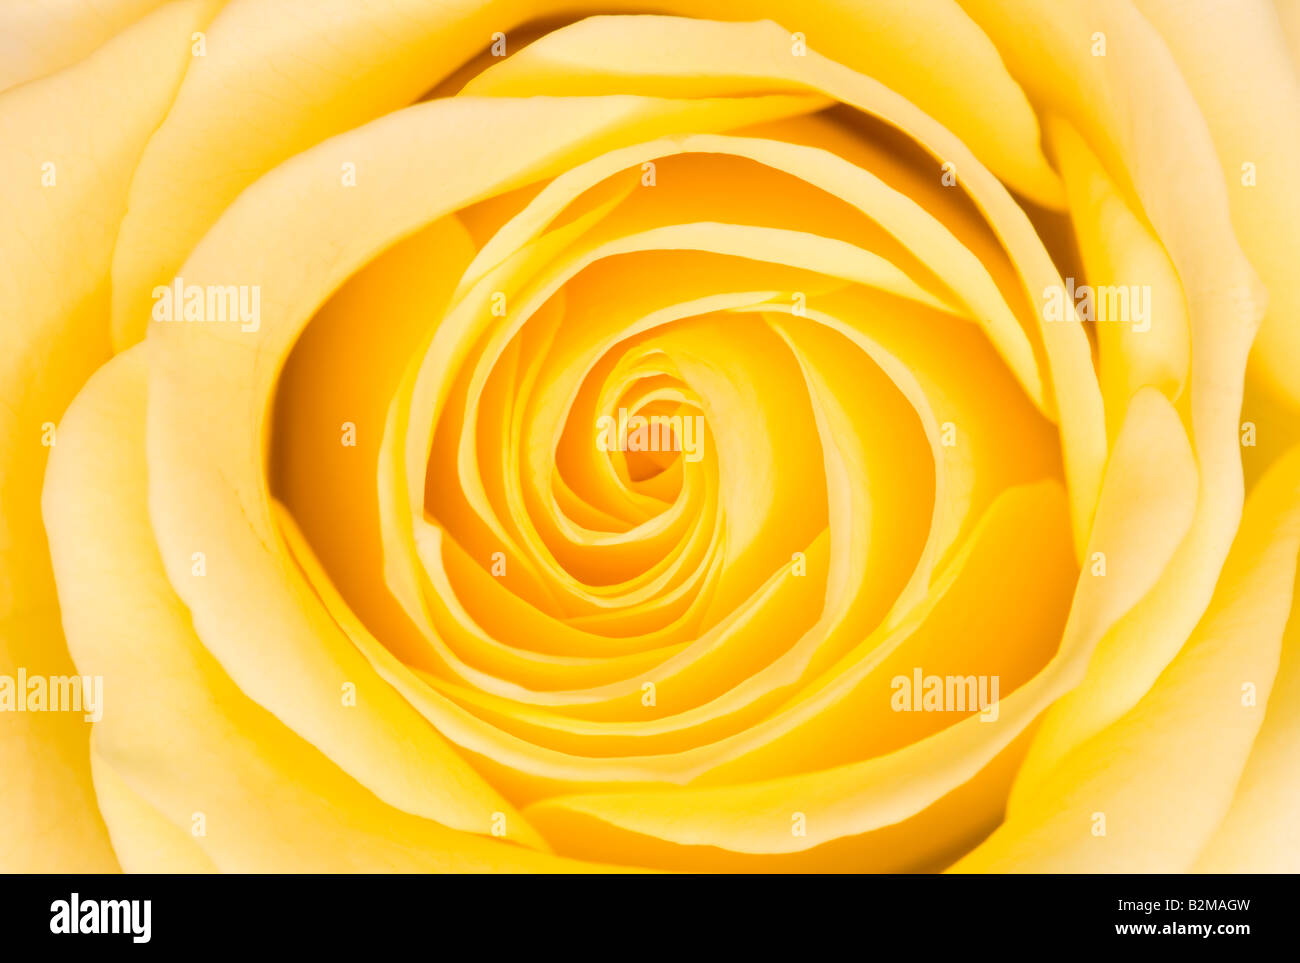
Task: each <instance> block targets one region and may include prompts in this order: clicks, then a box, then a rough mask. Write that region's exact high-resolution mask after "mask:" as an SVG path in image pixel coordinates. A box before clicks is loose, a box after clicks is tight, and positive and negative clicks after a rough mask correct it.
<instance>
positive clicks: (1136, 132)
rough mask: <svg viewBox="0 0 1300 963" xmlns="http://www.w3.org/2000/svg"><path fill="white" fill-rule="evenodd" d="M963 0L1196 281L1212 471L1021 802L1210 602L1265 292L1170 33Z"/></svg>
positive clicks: (1103, 16)
mask: <svg viewBox="0 0 1300 963" xmlns="http://www.w3.org/2000/svg"><path fill="white" fill-rule="evenodd" d="M962 5H963V7H965V9H966V10H968V11H969V12H970V13H971V14H972V16H973V17H974V18H975V20H976V21H977V22H978V23H979V24H980V25H981V26H982V27H984V29H985V30H986V31H987V32H988V33H989V35H990V36H992V37H993V39H994V42H995V43H997V44H998V47H999V49H1000V50H1001V51H1002V54H1003V56H1004V58H1006V59H1007V62H1008V66H1009V67H1010V68H1011V72H1012V74H1013V76H1015V77H1016V78H1017V79H1018V80H1020V82H1021V84H1023V85H1024V86H1025V89H1026V90H1027V91H1028V93H1029V95H1030V98H1031V99H1032V100H1034V101H1035V102H1036V103H1039V104H1041V105H1042V106H1043V107H1044V109H1048V110H1051V111H1053V112H1056V113H1059V114H1061V115H1062V116H1063V117H1064V118H1065V119H1066V120H1067V121H1068V122H1069V123H1070V124H1071V125H1072V126H1073V127H1074V128H1075V130H1076V131H1078V133H1079V134H1080V135H1081V136H1082V137H1083V139H1084V140H1085V141H1086V143H1087V144H1088V147H1089V149H1090V150H1091V151H1092V152H1093V153H1094V154H1095V155H1096V157H1097V159H1098V160H1099V161H1100V162H1101V163H1102V165H1103V166H1104V167H1105V168H1106V170H1107V171H1108V172H1109V174H1110V175H1111V177H1112V178H1113V181H1114V184H1115V186H1116V188H1117V189H1118V190H1119V191H1120V192H1121V193H1123V194H1124V195H1125V196H1126V197H1127V198H1128V199H1129V200H1130V201H1131V202H1132V207H1133V210H1134V211H1139V210H1140V211H1141V212H1142V213H1143V214H1144V215H1145V217H1146V219H1147V221H1148V222H1149V223H1150V225H1151V227H1152V228H1153V229H1154V231H1155V234H1156V237H1157V238H1158V239H1159V240H1160V243H1161V244H1162V245H1163V246H1164V248H1165V250H1166V251H1167V252H1168V254H1169V258H1170V260H1171V261H1172V263H1173V265H1174V268H1175V270H1176V271H1177V272H1178V276H1179V277H1180V278H1181V279H1182V280H1183V283H1184V285H1185V288H1186V292H1187V311H1188V319H1189V322H1190V329H1191V339H1190V341H1191V360H1192V363H1191V371H1190V375H1189V380H1188V388H1187V400H1186V404H1185V407H1186V409H1187V421H1188V427H1189V429H1190V431H1189V435H1190V439H1191V441H1192V445H1193V448H1194V450H1195V452H1196V460H1197V467H1198V470H1199V474H1200V490H1199V492H1198V503H1197V510H1196V518H1195V520H1194V522H1193V525H1192V529H1191V531H1190V532H1189V533H1188V537H1187V538H1186V540H1185V541H1184V543H1183V545H1182V546H1181V547H1180V549H1179V551H1178V553H1177V555H1176V556H1175V557H1174V559H1173V560H1172V564H1170V566H1169V568H1168V570H1167V571H1166V572H1165V574H1164V576H1163V577H1162V578H1161V580H1160V582H1159V583H1158V584H1157V585H1156V586H1155V591H1153V592H1152V593H1151V594H1150V595H1149V596H1148V597H1147V598H1144V599H1142V600H1141V602H1140V604H1138V605H1137V606H1136V607H1135V608H1134V610H1133V611H1132V612H1131V613H1130V614H1129V615H1128V616H1126V618H1125V619H1124V620H1123V622H1121V623H1120V625H1118V626H1117V627H1116V629H1115V631H1113V632H1112V633H1110V635H1109V637H1108V638H1107V639H1106V640H1105V641H1104V642H1103V643H1102V645H1101V646H1100V648H1099V649H1098V653H1097V657H1096V658H1094V660H1093V664H1092V666H1091V667H1090V669H1089V677H1088V679H1087V680H1086V681H1085V682H1084V684H1083V685H1082V686H1080V687H1079V688H1078V689H1077V690H1075V691H1074V692H1072V693H1070V695H1069V696H1067V697H1066V698H1065V699H1064V700H1062V701H1061V703H1058V704H1057V705H1056V706H1054V707H1053V708H1052V710H1051V711H1050V712H1049V714H1048V716H1047V719H1046V720H1045V722H1044V724H1043V726H1042V727H1041V728H1040V730H1039V733H1038V736H1037V737H1036V739H1035V744H1034V746H1033V748H1032V749H1031V751H1030V754H1029V757H1028V758H1027V760H1026V762H1025V766H1024V768H1023V770H1022V772H1021V775H1020V778H1019V780H1018V782H1017V787H1016V791H1015V793H1013V797H1012V802H1011V806H1012V810H1013V811H1014V809H1015V806H1016V801H1017V797H1018V796H1020V795H1021V793H1022V792H1028V791H1029V790H1030V789H1031V788H1032V786H1033V785H1036V784H1037V782H1038V781H1039V780H1040V779H1041V778H1042V777H1043V776H1044V775H1045V774H1046V773H1047V772H1049V771H1050V770H1051V768H1052V766H1053V765H1054V764H1055V762H1056V761H1058V760H1059V759H1060V758H1061V757H1062V756H1063V755H1064V754H1065V753H1066V752H1067V751H1068V750H1069V748H1070V747H1071V746H1074V745H1077V744H1078V743H1079V742H1081V741H1083V740H1085V739H1087V738H1088V737H1089V736H1091V735H1092V734H1094V733H1096V732H1097V731H1099V730H1100V729H1102V728H1104V727H1105V726H1106V725H1108V724H1109V723H1110V722H1113V721H1114V720H1115V719H1117V718H1119V716H1120V715H1122V714H1123V713H1124V712H1126V711H1127V710H1128V709H1130V708H1132V706H1133V705H1135V704H1136V703H1137V701H1138V700H1139V699H1140V698H1141V697H1142V696H1143V695H1144V694H1145V693H1146V692H1147V691H1148V690H1149V689H1150V686H1151V684H1152V683H1153V682H1154V681H1155V678H1156V677H1157V676H1158V675H1159V674H1160V672H1161V671H1162V670H1163V669H1164V667H1165V666H1166V665H1168V664H1169V662H1170V660H1171V659H1172V658H1173V657H1174V655H1175V654H1176V653H1177V651H1178V649H1179V647H1180V646H1181V645H1182V644H1183V642H1184V641H1185V640H1186V638H1187V635H1188V633H1189V632H1190V631H1191V629H1192V628H1193V627H1194V626H1195V624H1196V621H1197V619H1198V618H1199V617H1200V615H1201V614H1202V613H1203V612H1204V610H1205V606H1206V605H1208V603H1209V599H1210V596H1211V594H1212V592H1213V587H1214V584H1215V581H1216V579H1217V576H1218V573H1219V570H1220V568H1221V567H1222V564H1223V559H1224V558H1225V557H1226V555H1227V551H1228V548H1229V546H1230V545H1231V543H1232V538H1233V535H1234V534H1235V532H1236V529H1237V523H1238V521H1239V520H1240V513H1241V503H1242V495H1243V484H1242V471H1241V447H1240V444H1239V441H1238V412H1239V411H1240V408H1241V399H1242V385H1243V383H1244V381H1245V364H1246V358H1247V355H1248V353H1249V350H1250V345H1251V342H1252V340H1253V338H1254V336H1255V333H1256V331H1257V329H1258V321H1259V318H1260V317H1261V316H1262V315H1263V305H1264V302H1265V300H1266V297H1265V292H1264V290H1263V288H1262V286H1261V285H1260V283H1259V279H1258V278H1257V277H1256V276H1255V274H1254V272H1253V271H1252V270H1251V267H1250V264H1249V262H1248V261H1247V260H1246V258H1245V256H1244V255H1243V253H1242V251H1241V249H1240V247H1239V246H1238V245H1237V243H1236V240H1235V238H1234V236H1233V231H1232V222H1231V218H1230V215H1229V204H1228V197H1227V191H1226V189H1225V186H1224V183H1223V173H1222V169H1221V168H1220V166H1219V160H1218V158H1217V156H1216V155H1215V150H1214V145H1213V141H1212V140H1211V137H1210V133H1209V130H1208V128H1207V126H1206V122H1205V118H1204V117H1203V116H1202V114H1201V112H1200V110H1199V109H1198V107H1197V104H1196V100H1195V98H1194V97H1193V95H1192V92H1191V91H1190V90H1189V89H1188V87H1187V83H1186V81H1185V80H1184V79H1183V77H1182V75H1181V73H1180V72H1179V69H1178V65H1177V63H1176V62H1175V60H1174V58H1173V57H1172V56H1171V54H1170V53H1169V50H1168V48H1167V47H1166V46H1165V45H1164V43H1163V41H1162V40H1161V38H1160V35H1159V34H1158V33H1157V32H1156V31H1155V30H1154V29H1153V28H1152V26H1151V25H1150V24H1149V23H1148V22H1147V21H1146V20H1144V19H1143V18H1142V16H1141V14H1139V13H1138V12H1137V10H1136V9H1135V8H1134V7H1133V6H1132V4H1131V3H1130V2H1128V0H1098V2H1097V3H1095V4H1089V5H1083V4H1066V3H1057V2H1054V0H1023V2H1022V3H1019V4H1016V5H1014V6H1012V5H1007V4H1002V3H998V2H994V0H962ZM1098 33H1100V34H1103V35H1105V37H1106V38H1107V41H1108V43H1107V46H1106V52H1105V55H1104V56H1093V55H1092V53H1091V50H1092V49H1093V44H1094V43H1096V42H1097V41H1096V40H1094V34H1098ZM1189 197H1194V198H1197V203H1196V204H1195V205H1189V204H1188V203H1187V198H1189ZM1135 601H1136V600H1135Z"/></svg>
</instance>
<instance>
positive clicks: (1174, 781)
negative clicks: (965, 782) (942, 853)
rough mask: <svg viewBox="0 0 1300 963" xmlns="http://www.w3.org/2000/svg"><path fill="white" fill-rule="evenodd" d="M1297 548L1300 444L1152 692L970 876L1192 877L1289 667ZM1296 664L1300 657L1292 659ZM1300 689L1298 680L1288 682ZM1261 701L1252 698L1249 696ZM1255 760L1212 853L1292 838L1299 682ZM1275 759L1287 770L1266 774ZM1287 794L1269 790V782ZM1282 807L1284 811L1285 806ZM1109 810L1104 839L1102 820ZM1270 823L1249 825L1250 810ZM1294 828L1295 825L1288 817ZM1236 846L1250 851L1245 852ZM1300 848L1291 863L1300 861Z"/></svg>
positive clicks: (1244, 858) (1024, 811) (1249, 511)
mask: <svg viewBox="0 0 1300 963" xmlns="http://www.w3.org/2000/svg"><path fill="white" fill-rule="evenodd" d="M1298 552H1300V448H1297V449H1293V450H1292V452H1291V454H1290V455H1289V456H1288V457H1287V458H1286V459H1284V460H1283V461H1282V462H1280V463H1278V465H1277V466H1276V467H1275V468H1274V469H1273V470H1272V471H1270V472H1269V474H1268V475H1267V476H1265V478H1264V480H1263V481H1262V482H1261V483H1260V485H1259V487H1258V488H1257V489H1256V490H1255V492H1254V493H1253V494H1252V495H1251V499H1250V501H1249V502H1248V503H1247V506H1246V512H1245V516H1244V518H1243V520H1242V525H1241V531H1240V534H1239V535H1238V537H1237V540H1236V542H1235V543H1234V544H1233V548H1232V554H1231V555H1230V556H1229V558H1228V562H1227V564H1226V565H1225V566H1224V571H1223V577H1222V579H1221V580H1220V582H1219V586H1218V588H1217V590H1216V591H1215V595H1214V600H1213V601H1212V602H1211V604H1210V607H1209V609H1208V611H1207V612H1206V613H1205V617H1204V618H1203V619H1202V620H1201V623H1200V625H1198V626H1197V628H1196V632H1195V633H1194V634H1193V635H1192V638H1191V639H1189V640H1188V642H1187V644H1186V645H1185V646H1184V647H1183V649H1182V651H1181V652H1180V653H1179V654H1178V657H1177V658H1176V659H1175V660H1174V661H1173V663H1172V664H1171V665H1170V666H1169V667H1168V668H1167V669H1166V670H1165V671H1164V672H1163V673H1161V675H1160V678H1159V679H1157V680H1156V683H1155V685H1154V686H1152V687H1151V690H1150V691H1149V692H1148V693H1147V694H1146V695H1145V696H1144V697H1143V698H1142V699H1141V700H1140V701H1139V702H1138V703H1137V705H1136V706H1134V707H1133V708H1132V709H1131V710H1130V711H1129V712H1127V713H1125V714H1124V716H1122V717H1121V718H1120V719H1119V720H1117V721H1116V722H1115V723H1113V724H1112V725H1110V726H1108V727H1107V728H1106V729H1104V730H1102V731H1101V732H1099V733H1098V734H1097V735H1095V736H1093V737H1092V738H1090V739H1088V740H1087V741H1086V742H1083V743H1082V744H1080V745H1079V746H1077V747H1076V748H1075V749H1073V750H1072V751H1071V752H1070V753H1069V754H1068V755H1067V756H1066V757H1065V758H1064V759H1063V760H1062V761H1061V763H1060V764H1059V765H1058V766H1057V767H1056V769H1055V770H1053V772H1052V774H1051V776H1050V777H1049V778H1048V779H1047V780H1045V781H1044V782H1043V783H1042V784H1041V785H1040V786H1039V787H1038V788H1037V789H1036V791H1035V792H1034V794H1033V795H1032V797H1030V798H1028V799H1026V800H1024V801H1023V802H1022V805H1021V806H1020V807H1019V809H1018V811H1017V812H1016V814H1015V815H1014V816H1013V817H1012V818H1010V819H1009V820H1008V821H1007V822H1005V823H1003V825H1002V826H1001V827H999V828H998V830H997V831H996V832H994V834H993V835H992V836H990V837H989V839H988V840H987V841H986V842H985V843H984V844H983V845H981V846H980V847H979V849H977V850H976V851H975V852H973V853H972V854H971V855H970V856H968V857H967V858H966V859H963V860H962V861H961V862H960V863H959V864H958V866H957V868H958V869H961V870H963V871H970V872H1006V871H1027V872H1076V873H1077V872H1181V871H1184V870H1187V869H1189V868H1191V867H1192V864H1193V861H1194V860H1195V859H1196V856H1197V853H1198V852H1200V851H1201V849H1202V847H1203V846H1205V844H1206V842H1207V840H1209V839H1210V837H1211V835H1212V834H1213V833H1214V831H1215V828H1216V826H1218V825H1219V822H1220V820H1221V819H1222V818H1223V816H1224V814H1225V813H1226V812H1227V811H1228V807H1229V804H1230V803H1231V802H1232V799H1233V791H1234V787H1235V786H1236V784H1237V780H1238V778H1239V777H1240V775H1241V773H1242V770H1243V767H1245V764H1246V758H1247V756H1248V754H1249V753H1250V752H1251V745H1252V743H1253V741H1254V739H1255V736H1256V733H1257V732H1259V729H1260V724H1261V722H1262V721H1263V719H1264V707H1263V701H1264V699H1265V698H1266V697H1267V695H1268V693H1269V690H1270V689H1271V687H1272V684H1273V680H1274V676H1275V674H1276V673H1277V670H1278V657H1279V653H1280V651H1281V647H1282V633H1283V629H1284V626H1285V625H1286V622H1287V618H1288V616H1289V615H1290V612H1291V603H1292V592H1291V590H1292V585H1293V583H1294V581H1295V576H1296V556H1297V553H1298ZM1289 661H1294V659H1293V658H1292V659H1290V660H1289ZM1286 681H1287V682H1288V684H1289V685H1291V687H1292V688H1293V687H1294V686H1293V682H1294V680H1293V679H1287V680H1286ZM1248 694H1249V695H1255V694H1257V696H1258V704H1257V702H1256V700H1255V699H1249V698H1247V697H1246V696H1247V695H1248ZM1278 696H1279V697H1280V699H1279V706H1278V709H1277V711H1276V712H1275V713H1274V716H1275V719H1276V720H1277V722H1275V723H1274V727H1273V728H1272V729H1271V731H1270V733H1269V744H1268V745H1265V746H1264V747H1263V748H1262V750H1261V752H1260V755H1259V757H1258V760H1257V761H1256V762H1255V763H1254V764H1253V767H1252V772H1251V780H1250V783H1248V784H1247V787H1246V790H1247V795H1246V796H1244V797H1243V799H1242V801H1241V803H1240V808H1238V809H1237V810H1236V811H1235V812H1234V813H1233V816H1232V821H1231V823H1230V824H1229V825H1228V826H1227V827H1226V828H1225V832H1224V834H1223V835H1222V836H1221V837H1219V838H1218V839H1216V840H1215V842H1214V843H1213V844H1212V848H1211V851H1210V852H1209V853H1208V854H1207V858H1208V861H1209V863H1210V865H1215V864H1218V865H1220V866H1221V865H1223V864H1224V863H1225V862H1230V864H1231V865H1232V866H1233V867H1234V868H1238V869H1245V870H1247V871H1250V870H1258V869H1259V868H1261V863H1260V855H1261V854H1260V850H1261V848H1262V847H1263V846H1266V845H1267V846H1271V845H1272V841H1271V840H1270V839H1269V838H1268V836H1269V833H1268V830H1269V829H1270V828H1277V829H1279V830H1280V831H1281V832H1282V834H1283V836H1282V838H1283V839H1286V838H1287V837H1289V838H1290V839H1291V840H1292V841H1293V840H1294V838H1295V827H1294V819H1295V815H1294V809H1291V810H1289V811H1288V810H1287V804H1288V802H1291V803H1293V802H1294V799H1295V790H1294V784H1295V777H1294V770H1291V771H1288V770H1287V769H1286V764H1287V762H1288V757H1291V758H1294V730H1292V732H1291V733H1290V738H1289V739H1286V738H1281V737H1282V736H1283V734H1282V732H1281V731H1279V729H1278V728H1277V727H1276V726H1277V723H1284V722H1285V721H1286V719H1287V717H1288V716H1291V717H1294V715H1295V708H1294V706H1295V704H1294V702H1291V703H1290V704H1288V699H1289V698H1290V697H1292V696H1294V691H1291V692H1285V693H1278ZM1270 763H1277V764H1280V768H1277V769H1272V768H1270V769H1268V770H1265V769H1262V768H1261V767H1262V766H1267V765H1268V764H1270ZM1273 789H1276V790H1278V792H1277V794H1276V795H1271V794H1270V795H1264V794H1263V793H1262V792H1261V790H1265V791H1271V790H1273ZM1284 813H1285V815H1284ZM1099 814H1100V816H1101V817H1104V819H1105V832H1104V835H1101V834H1098V833H1097V832H1096V831H1095V827H1096V826H1098V825H1100V824H1099V823H1098V819H1099ZM1252 814H1253V815H1257V816H1259V817H1261V818H1262V820H1263V822H1262V823H1261V824H1259V825H1256V826H1251V825H1250V824H1249V823H1247V822H1246V819H1247V817H1248V816H1250V815H1252ZM1288 823H1289V824H1290V825H1288ZM1236 841H1240V842H1242V843H1247V844H1249V845H1250V848H1249V849H1242V850H1234V849H1232V848H1231V847H1232V844H1233V843H1234V842H1236ZM1294 852H1295V851H1294V849H1292V850H1290V858H1291V859H1292V860H1293V859H1294Z"/></svg>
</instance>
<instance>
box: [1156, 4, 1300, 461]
mask: <svg viewBox="0 0 1300 963" xmlns="http://www.w3.org/2000/svg"><path fill="white" fill-rule="evenodd" d="M1138 7H1139V9H1141V10H1142V12H1143V14H1145V15H1146V17H1147V19H1149V20H1150V21H1151V22H1152V24H1153V25H1154V26H1155V27H1156V29H1158V30H1159V31H1160V35H1161V36H1162V37H1163V38H1164V41H1165V43H1166V44H1168V46H1169V50H1170V52H1171V53H1172V54H1173V55H1174V59H1175V60H1177V61H1178V67H1179V69H1180V70H1181V71H1182V74H1183V77H1184V78H1185V79H1186V80H1187V85H1188V86H1189V87H1190V88H1191V90H1192V93H1193V94H1195V95H1196V101H1197V104H1198V105H1199V106H1200V108H1201V111H1202V113H1204V115H1205V120H1206V123H1207V124H1208V125H1209V129H1210V136H1211V137H1212V138H1213V139H1214V147H1215V150H1216V151H1217V152H1218V156H1219V163H1220V165H1221V166H1222V168H1223V176H1224V179H1225V181H1226V182H1227V185H1228V202H1229V204H1230V205H1231V209H1232V226H1233V227H1234V228H1235V229H1236V232H1237V237H1238V238H1239V239H1240V241H1241V246H1242V248H1243V249H1244V250H1245V252H1246V254H1247V256H1248V257H1249V258H1250V261H1251V264H1253V265H1254V267H1255V270H1256V271H1257V272H1259V276H1260V278H1261V279H1262V280H1263V282H1264V285H1265V287H1267V288H1268V313H1267V314H1266V315H1265V317H1264V321H1263V324H1262V325H1261V327H1260V331H1259V337H1258V338H1257V339H1256V341H1255V346H1254V348H1253V349H1252V351H1251V356H1250V368H1249V377H1250V379H1251V381H1252V382H1253V384H1252V385H1251V389H1253V394H1252V396H1248V399H1247V404H1246V406H1245V409H1244V410H1243V412H1242V418H1243V419H1245V420H1247V421H1254V422H1255V423H1256V435H1257V439H1258V442H1259V444H1258V446H1257V447H1256V448H1255V449H1246V450H1245V452H1244V455H1243V457H1244V459H1245V460H1246V466H1247V471H1248V472H1250V473H1251V474H1253V475H1258V474H1260V473H1261V472H1262V471H1263V470H1264V469H1265V468H1267V467H1268V464H1269V463H1270V462H1271V461H1272V460H1273V458H1275V457H1276V456H1277V455H1278V454H1280V453H1281V452H1283V451H1285V450H1286V449H1287V448H1289V447H1290V446H1291V445H1292V444H1294V443H1295V442H1296V441H1297V440H1300V378H1298V377H1296V370H1297V368H1298V367H1300V285H1297V284H1296V261H1297V259H1298V258H1300V74H1298V73H1297V71H1296V65H1295V64H1294V63H1293V62H1292V60H1291V55H1290V52H1289V51H1288V50H1287V46H1286V39H1285V37H1284V35H1283V33H1282V30H1281V29H1280V24H1279V22H1278V16H1277V11H1276V9H1275V8H1274V6H1273V4H1272V3H1270V2H1269V0H1234V2H1225V0H1186V2H1183V0H1138ZM1256 397H1258V401H1256ZM1273 404H1276V405H1277V410H1276V411H1273V410H1267V411H1266V410H1264V409H1266V408H1270V409H1271V407H1272V405H1273Z"/></svg>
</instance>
